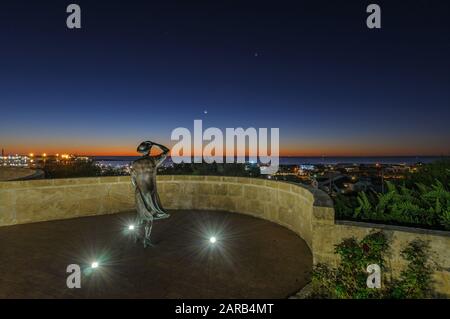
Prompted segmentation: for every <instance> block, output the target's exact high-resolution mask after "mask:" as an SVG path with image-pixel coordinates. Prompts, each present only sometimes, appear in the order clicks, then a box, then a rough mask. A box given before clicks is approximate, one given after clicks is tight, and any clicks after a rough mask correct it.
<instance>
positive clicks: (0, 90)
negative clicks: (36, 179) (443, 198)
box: [0, 0, 450, 155]
mask: <svg viewBox="0 0 450 319" xmlns="http://www.w3.org/2000/svg"><path fill="white" fill-rule="evenodd" d="M29 2H30V1H14V3H8V4H2V9H1V10H0V41H1V42H0V43H1V50H0V108H1V122H0V146H2V147H4V148H5V149H6V150H7V152H8V151H10V152H22V153H28V152H56V151H57V152H60V153H62V152H78V153H88V154H134V150H135V147H136V145H137V144H138V143H139V142H140V141H141V140H144V139H154V140H158V141H161V142H163V143H167V144H172V143H171V142H170V133H171V131H172V130H173V129H174V128H176V127H178V126H184V127H188V128H192V126H193V120H194V119H203V120H204V126H216V127H219V128H225V127H240V126H242V127H249V126H253V127H269V128H270V127H279V128H280V136H281V151H282V154H284V155H294V154H295V155H370V154H372V155H381V154H387V155H394V154H395V155H403V154H409V155H425V154H428V155H430V154H434V155H440V154H445V155H449V154H450V146H449V145H450V125H449V122H450V72H449V71H450V58H449V57H450V18H449V17H450V5H449V4H447V3H448V1H347V0H346V1H343V0H342V1H300V0H297V1H270V2H264V1H244V0H241V1H229V0H228V1H221V0H214V1H189V0H184V1H167V0H164V1H79V0H77V1H75V0H73V1H61V0H60V1H33V2H32V3H29ZM372 2H374V3H378V4H379V5H380V6H381V8H382V29H381V30H369V29H368V28H367V27H366V25H365V20H366V17H367V15H368V14H367V13H366V12H365V11H366V10H365V9H366V6H367V5H368V4H369V3H372ZM70 3H77V4H79V5H80V6H81V9H82V29H81V30H69V29H67V27H66V17H67V15H68V14H67V13H66V12H65V11H66V10H65V9H66V6H67V5H68V4H70ZM204 110H207V111H208V113H207V114H204V112H203V111H204Z"/></svg>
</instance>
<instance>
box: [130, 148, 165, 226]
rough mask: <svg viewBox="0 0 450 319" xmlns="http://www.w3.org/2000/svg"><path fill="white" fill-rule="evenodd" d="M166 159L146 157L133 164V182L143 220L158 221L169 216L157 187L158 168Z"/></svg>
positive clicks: (138, 208)
mask: <svg viewBox="0 0 450 319" xmlns="http://www.w3.org/2000/svg"><path fill="white" fill-rule="evenodd" d="M164 159H165V156H164V157H163V156H149V155H145V156H143V157H141V158H139V159H138V160H136V161H134V162H133V166H132V169H131V180H132V182H133V184H134V186H135V188H136V189H135V197H136V206H137V207H136V208H137V211H138V214H139V217H140V219H141V220H152V219H157V218H158V217H159V216H164V215H166V214H167V213H166V212H165V211H164V209H163V207H162V205H161V201H160V199H159V196H158V191H157V186H156V172H157V168H158V166H159V165H161V163H162V162H163V161H164ZM158 215H159V216H158Z"/></svg>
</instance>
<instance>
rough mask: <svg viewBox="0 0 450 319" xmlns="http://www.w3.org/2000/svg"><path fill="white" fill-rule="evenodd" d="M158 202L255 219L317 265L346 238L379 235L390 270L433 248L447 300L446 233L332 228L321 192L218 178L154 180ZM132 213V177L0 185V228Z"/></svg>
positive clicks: (449, 244) (331, 257)
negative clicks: (387, 249)
mask: <svg viewBox="0 0 450 319" xmlns="http://www.w3.org/2000/svg"><path fill="white" fill-rule="evenodd" d="M158 187H159V193H160V197H161V201H162V202H163V205H164V206H165V207H166V208H169V209H208V210H224V211H229V212H237V213H242V214H247V215H252V216H255V217H258V218H263V219H267V220H269V221H272V222H274V223H277V224H280V225H282V226H285V227H287V228H289V229H291V230H292V231H294V232H295V233H297V234H298V235H299V236H300V237H302V238H303V239H304V240H305V241H306V243H307V244H308V246H309V247H310V249H311V251H312V254H313V260H314V263H318V262H324V263H330V264H334V263H336V262H338V257H337V255H335V254H334V246H335V245H336V244H338V243H339V242H340V241H341V240H342V239H344V238H348V237H355V238H359V239H361V238H363V237H364V236H365V235H367V234H368V233H370V232H371V231H374V230H379V229H383V230H384V231H385V233H386V234H387V236H388V238H389V239H390V242H391V250H392V251H391V255H392V256H393V257H392V258H391V260H390V261H389V263H390V267H391V269H392V271H393V272H394V273H398V272H399V271H401V270H402V269H404V266H405V262H404V260H402V258H401V257H400V251H401V250H402V249H403V248H404V247H405V246H406V245H407V244H408V243H409V242H410V241H412V240H414V239H416V238H420V239H423V240H426V241H428V242H429V243H430V247H431V250H432V252H433V261H435V262H436V264H438V265H439V267H438V268H437V269H436V271H435V273H434V280H435V282H434V286H435V289H436V291H437V292H438V293H440V294H444V295H450V252H449V251H450V249H449V248H450V236H449V232H439V231H425V230H420V229H413V228H407V227H394V226H385V225H375V224H367V223H351V222H335V219H334V209H333V203H332V202H331V200H330V199H329V197H328V196H327V195H326V194H325V193H323V192H322V191H319V190H313V189H308V188H305V187H303V186H299V185H295V184H289V183H284V182H275V181H270V180H264V179H252V178H242V177H221V176H183V175H172V176H164V175H163V176H158ZM133 208H134V190H133V188H132V185H131V182H130V177H128V176H124V177H101V178H78V179H55V180H35V181H18V182H0V226H5V225H14V224H22V223H30V222H38V221H47V220H55V219H65V218H73V217H81V216H90V215H100V214H112V213H117V212H120V211H126V210H131V209H133Z"/></svg>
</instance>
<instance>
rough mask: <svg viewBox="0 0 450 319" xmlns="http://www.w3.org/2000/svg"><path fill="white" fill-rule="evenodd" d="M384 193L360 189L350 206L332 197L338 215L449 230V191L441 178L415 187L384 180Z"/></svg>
mask: <svg viewBox="0 0 450 319" xmlns="http://www.w3.org/2000/svg"><path fill="white" fill-rule="evenodd" d="M386 186H387V191H386V192H385V193H378V194H373V193H366V192H361V193H359V194H358V196H357V197H356V202H357V204H356V205H354V206H353V212H352V209H351V208H349V207H345V205H348V201H347V202H344V201H343V200H342V198H339V197H337V198H336V199H335V203H336V206H335V209H336V212H337V217H338V218H341V219H345V218H350V219H359V220H368V221H382V222H385V223H394V224H406V225H414V226H416V225H419V226H428V227H429V228H438V229H446V230H450V191H449V187H448V186H447V187H445V186H444V184H442V183H441V182H440V181H438V180H436V182H435V183H434V184H432V185H430V186H427V185H425V184H416V185H415V187H414V188H408V187H406V186H404V185H395V184H393V183H391V182H386Z"/></svg>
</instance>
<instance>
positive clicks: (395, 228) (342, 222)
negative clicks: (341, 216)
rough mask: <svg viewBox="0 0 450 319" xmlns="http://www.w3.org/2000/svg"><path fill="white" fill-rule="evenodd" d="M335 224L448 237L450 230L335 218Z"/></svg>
mask: <svg viewBox="0 0 450 319" xmlns="http://www.w3.org/2000/svg"><path fill="white" fill-rule="evenodd" d="M335 224H336V225H343V226H352V227H361V228H375V229H382V230H392V231H401V232H406V233H414V234H423V235H434V236H445V237H450V231H446V230H435V229H425V228H417V227H411V226H398V225H388V224H381V223H380V224H378V223H368V222H358V221H351V220H336V221H335Z"/></svg>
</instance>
